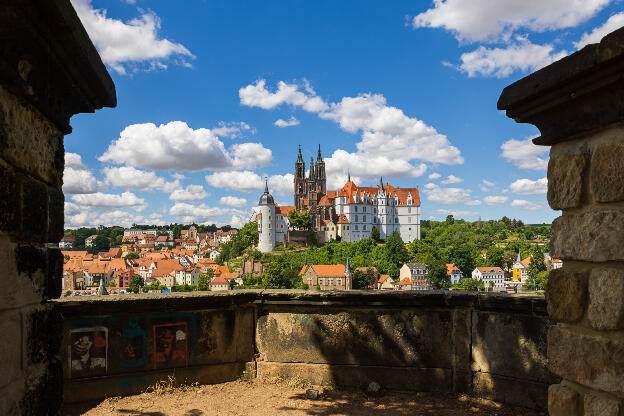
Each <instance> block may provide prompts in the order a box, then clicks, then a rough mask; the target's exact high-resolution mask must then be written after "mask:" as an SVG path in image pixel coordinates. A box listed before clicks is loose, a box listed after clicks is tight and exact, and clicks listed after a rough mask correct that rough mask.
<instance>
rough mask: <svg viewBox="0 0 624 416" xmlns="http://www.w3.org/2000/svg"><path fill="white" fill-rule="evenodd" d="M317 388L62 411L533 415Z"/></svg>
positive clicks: (168, 394) (200, 394)
mask: <svg viewBox="0 0 624 416" xmlns="http://www.w3.org/2000/svg"><path fill="white" fill-rule="evenodd" d="M308 388H314V389H317V390H319V391H320V397H319V398H318V399H316V400H310V399H308V398H306V388H301V387H292V386H289V385H286V384H284V383H265V382H262V381H258V380H254V381H232V382H229V383H222V384H215V385H206V386H197V387H188V386H187V387H182V388H170V387H161V388H157V389H156V391H149V392H145V393H142V394H138V395H135V396H128V397H123V398H109V399H106V400H104V401H102V402H99V403H91V404H86V405H80V406H67V407H66V408H65V409H64V411H63V414H64V415H68V416H74V415H88V416H102V415H131V416H178V415H179V416H182V415H184V416H200V415H202V416H204V415H206V416H207V415H258V416H268V415H293V416H299V415H315V416H323V415H358V416H369V415H384V416H386V415H444V416H446V415H448V416H457V415H485V416H493V415H500V416H521V415H522V416H537V415H540V414H541V415H543V414H544V413H535V412H533V411H530V410H527V409H523V408H512V407H509V406H503V405H501V404H499V403H496V402H492V401H489V400H483V399H475V398H471V397H469V396H466V395H460V396H459V397H458V396H455V395H433V394H425V393H413V392H386V393H384V394H382V395H380V396H379V397H367V396H366V394H364V393H362V392H356V391H341V390H328V389H323V388H320V387H308Z"/></svg>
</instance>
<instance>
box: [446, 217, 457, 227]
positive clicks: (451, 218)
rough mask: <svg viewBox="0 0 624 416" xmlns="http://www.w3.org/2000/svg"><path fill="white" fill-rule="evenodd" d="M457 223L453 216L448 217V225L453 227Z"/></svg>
mask: <svg viewBox="0 0 624 416" xmlns="http://www.w3.org/2000/svg"><path fill="white" fill-rule="evenodd" d="M453 223H455V218H453V216H452V215H447V216H446V225H453Z"/></svg>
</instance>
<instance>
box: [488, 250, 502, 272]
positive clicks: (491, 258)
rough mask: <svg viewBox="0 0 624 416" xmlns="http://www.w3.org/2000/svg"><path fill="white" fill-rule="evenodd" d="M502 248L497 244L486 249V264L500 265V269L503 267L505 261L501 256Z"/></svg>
mask: <svg viewBox="0 0 624 416" xmlns="http://www.w3.org/2000/svg"><path fill="white" fill-rule="evenodd" d="M503 254H504V252H503V249H502V248H500V247H497V246H491V247H489V248H488V249H487V252H486V254H485V257H486V262H487V264H486V266H488V267H489V266H496V267H500V268H501V269H502V268H504V266H505V261H504V258H503Z"/></svg>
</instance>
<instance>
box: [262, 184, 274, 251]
mask: <svg viewBox="0 0 624 416" xmlns="http://www.w3.org/2000/svg"><path fill="white" fill-rule="evenodd" d="M258 211H259V213H258V214H259V215H258V231H259V232H258V250H260V251H261V252H262V253H268V252H269V251H271V250H273V248H275V232H276V230H275V228H276V227H275V224H276V223H277V221H276V220H275V200H274V199H273V196H272V195H271V194H270V193H269V182H268V180H266V179H265V184H264V193H263V194H262V196H261V197H260V201H258Z"/></svg>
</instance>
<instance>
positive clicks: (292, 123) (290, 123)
mask: <svg viewBox="0 0 624 416" xmlns="http://www.w3.org/2000/svg"><path fill="white" fill-rule="evenodd" d="M273 124H275V125H276V126H277V127H290V126H297V125H299V120H297V119H296V118H295V117H293V116H290V118H289V119H288V120H283V119H281V118H278V119H277V120H275V123H273Z"/></svg>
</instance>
